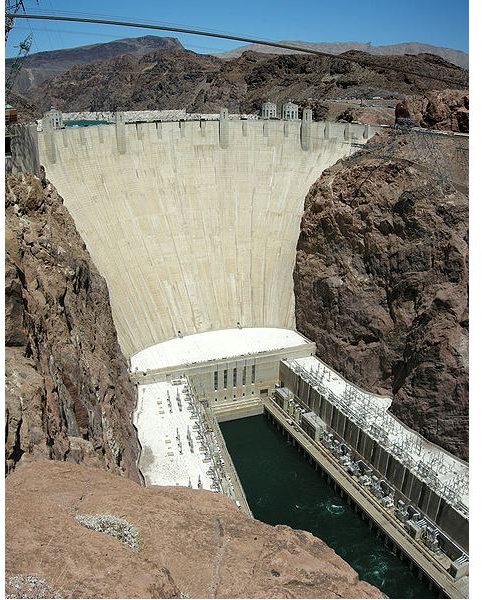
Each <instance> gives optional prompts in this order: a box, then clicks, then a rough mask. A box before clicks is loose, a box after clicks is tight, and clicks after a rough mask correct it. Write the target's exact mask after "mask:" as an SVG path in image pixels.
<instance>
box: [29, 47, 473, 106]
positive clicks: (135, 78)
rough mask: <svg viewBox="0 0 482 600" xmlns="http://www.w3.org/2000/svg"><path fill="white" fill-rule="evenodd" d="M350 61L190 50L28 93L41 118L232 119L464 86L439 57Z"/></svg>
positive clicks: (86, 71) (114, 65)
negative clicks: (175, 115) (51, 112)
mask: <svg viewBox="0 0 482 600" xmlns="http://www.w3.org/2000/svg"><path fill="white" fill-rule="evenodd" d="M346 57H347V58H350V59H351V61H353V62H348V61H346V60H342V59H341V58H340V57H337V56H333V57H324V56H313V55H301V54H295V55H277V56H276V55H275V56H274V55H270V54H258V53H256V52H245V53H244V54H243V55H242V56H240V57H239V58H235V59H233V60H230V61H225V60H222V59H220V58H216V57H214V56H207V55H201V54H194V53H193V52H188V51H186V50H162V51H158V52H151V53H149V54H145V55H143V56H134V55H131V54H126V55H124V56H121V57H116V58H112V59H110V60H104V61H99V62H96V63H92V64H87V65H77V66H74V67H72V68H71V69H70V70H69V71H67V72H65V73H63V74H62V75H59V76H57V77H53V78H52V79H50V80H48V81H45V82H44V83H43V84H42V85H40V86H39V87H37V88H34V89H32V90H30V91H29V94H28V97H29V99H30V100H32V101H33V102H34V103H36V104H37V105H38V106H39V108H40V109H41V110H48V109H49V108H50V106H51V105H54V106H56V107H58V108H59V109H60V110H62V111H63V112H69V111H84V110H94V111H95V110H99V111H103V110H107V111H110V110H113V109H115V108H117V109H118V110H151V109H154V110H156V109H159V107H168V108H173V109H174V108H175V109H186V110H187V111H188V112H204V113H211V112H213V113H218V112H219V110H220V108H221V107H223V106H225V107H227V108H228V109H229V110H230V111H231V112H252V111H258V110H259V109H260V108H261V104H262V103H263V102H264V101H265V100H266V99H267V98H270V99H271V100H272V101H273V102H277V103H281V102H283V101H286V100H288V99H292V100H293V101H294V102H296V103H298V104H300V105H306V104H307V103H310V102H312V99H313V98H323V99H324V100H326V99H330V98H331V99H339V98H346V97H351V98H373V97H374V96H381V97H385V96H389V97H395V98H400V97H401V95H405V94H424V93H425V92H428V91H432V90H437V89H443V88H456V89H460V88H461V87H463V86H464V80H465V78H464V73H463V71H462V70H461V69H460V68H458V67H456V66H455V65H452V64H450V63H447V62H446V61H444V60H443V59H442V58H439V57H436V56H431V55H420V56H409V55H405V56H373V55H370V54H365V53H363V52H355V51H352V52H350V53H347V55H346ZM438 78H441V79H442V80H443V81H440V80H438ZM447 82H449V83H447Z"/></svg>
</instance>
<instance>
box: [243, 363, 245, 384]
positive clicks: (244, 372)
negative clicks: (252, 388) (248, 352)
mask: <svg viewBox="0 0 482 600" xmlns="http://www.w3.org/2000/svg"><path fill="white" fill-rule="evenodd" d="M243 385H246V367H243Z"/></svg>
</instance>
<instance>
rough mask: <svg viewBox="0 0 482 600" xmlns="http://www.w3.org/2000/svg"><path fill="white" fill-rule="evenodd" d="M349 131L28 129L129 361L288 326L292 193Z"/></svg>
mask: <svg viewBox="0 0 482 600" xmlns="http://www.w3.org/2000/svg"><path fill="white" fill-rule="evenodd" d="M375 131H376V128H374V127H370V126H364V125H358V124H350V125H348V124H345V123H343V124H342V123H329V124H328V123H324V122H316V123H315V122H311V121H310V120H307V119H304V120H302V121H293V122H289V121H284V122H283V121H256V120H253V121H250V120H229V119H228V118H227V115H226V114H224V115H223V114H221V117H220V120H219V121H178V122H162V123H161V122H157V123H137V124H125V122H124V120H123V119H122V115H118V120H117V123H116V125H97V126H92V127H76V128H72V127H71V128H65V129H58V130H54V129H51V128H50V127H45V128H44V131H42V132H40V133H39V153H40V162H41V164H43V165H44V166H45V169H46V173H47V177H48V178H49V179H50V180H51V181H52V183H53V184H54V185H55V186H56V187H57V189H58V191H59V193H60V194H61V195H62V196H63V198H64V200H65V204H66V206H67V208H68V209H69V211H70V213H71V214H72V216H73V218H74V220H75V222H76V225H77V228H78V230H79V232H80V234H81V235H82V237H83V239H84V240H85V242H86V244H87V247H88V249H89V251H90V253H91V255H92V258H93V260H94V262H95V263H96V265H97V267H98V269H99V270H100V272H101V273H102V275H103V276H104V277H105V278H106V280H107V284H108V287H109V292H110V299H111V305H112V312H113V316H114V321H115V323H116V327H117V331H118V335H119V342H120V344H121V347H122V350H123V352H124V353H125V354H126V355H127V356H132V355H133V354H134V353H136V352H138V351H140V350H142V349H144V348H147V347H149V346H152V345H153V344H157V343H159V342H162V341H165V340H169V339H172V338H174V337H176V335H177V334H178V332H181V334H182V335H189V334H193V333H200V332H203V331H208V330H215V329H224V328H230V327H236V325H237V323H240V324H241V325H242V326H243V327H279V328H290V329H294V328H295V316H294V294H293V275H292V273H293V268H294V261H295V253H296V245H297V241H298V236H299V228H300V219H301V216H302V213H303V206H304V198H305V196H306V194H307V192H308V189H309V187H310V185H311V184H312V183H313V182H314V181H315V180H316V179H317V178H318V177H319V175H320V174H321V172H322V171H323V170H324V169H326V168H327V167H329V166H331V165H332V164H334V163H335V162H336V161H337V160H338V159H340V158H342V157H344V156H347V155H348V154H350V153H352V152H353V151H354V150H356V146H354V145H353V143H356V144H360V143H365V142H366V141H367V139H368V138H369V137H371V136H372V135H373V134H374V133H375Z"/></svg>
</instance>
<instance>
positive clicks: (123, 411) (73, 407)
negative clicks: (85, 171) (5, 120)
mask: <svg viewBox="0 0 482 600" xmlns="http://www.w3.org/2000/svg"><path fill="white" fill-rule="evenodd" d="M5 201H6V220H5V234H6V267H5V275H6V330H5V344H6V348H5V353H6V382H5V383H6V407H5V408H6V470H7V472H9V471H11V470H12V469H14V468H15V466H16V465H17V463H18V462H19V461H21V460H28V459H35V458H39V457H45V458H51V459H56V460H68V461H73V462H84V463H86V464H92V465H101V466H103V467H104V468H107V469H109V470H113V471H115V472H117V473H119V474H123V475H126V476H128V477H131V478H132V479H135V480H138V477H139V476H138V472H137V467H136V460H137V453H138V445H137V444H138V443H137V438H136V435H135V431H134V428H133V426H132V419H131V412H132V410H133V409H134V404H135V395H134V389H133V386H132V384H131V383H130V381H129V379H128V370H127V363H126V360H125V358H124V357H123V356H122V354H121V351H120V348H119V345H118V342H117V335H116V332H115V328H114V324H113V321H112V316H111V311H110V304H109V294H108V290H107V286H106V283H105V281H104V279H103V278H102V277H101V276H100V275H99V273H98V271H97V269H96V268H95V266H94V265H93V263H92V261H91V259H90V256H89V253H88V252H87V250H86V247H85V244H84V242H83V241H82V239H81V238H80V236H79V234H78V233H77V231H76V229H75V225H74V222H73V220H72V218H71V217H70V215H69V213H68V212H67V210H66V209H65V208H64V206H63V204H62V199H61V198H60V197H59V195H58V194H57V192H56V190H55V189H54V188H53V187H52V186H51V185H50V184H49V183H48V182H47V181H45V180H43V181H41V180H40V179H38V178H37V177H35V176H33V175H25V176H24V177H8V178H7V182H6V200H5Z"/></svg>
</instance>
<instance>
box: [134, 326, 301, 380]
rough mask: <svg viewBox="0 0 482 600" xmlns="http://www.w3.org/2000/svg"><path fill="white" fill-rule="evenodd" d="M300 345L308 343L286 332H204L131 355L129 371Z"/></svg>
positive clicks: (277, 330) (269, 328)
mask: <svg viewBox="0 0 482 600" xmlns="http://www.w3.org/2000/svg"><path fill="white" fill-rule="evenodd" d="M303 345H306V346H309V345H310V342H309V341H308V340H307V339H306V338H304V337H303V336H302V335H300V334H299V333H297V332H296V331H292V330H290V329H276V328H271V327H266V328H261V327H254V328H242V329H238V328H235V329H222V330H219V331H207V332H204V333H196V334H193V335H189V336H186V337H183V338H174V339H172V340H168V341H167V342H162V343H160V344H156V345H154V346H151V347H149V348H146V349H145V350H142V351H141V352H138V353H137V354H134V356H133V357H132V358H131V371H137V370H138V371H148V370H150V369H162V368H166V367H175V366H178V365H184V364H197V363H205V362H207V361H211V360H224V359H227V358H234V357H241V356H251V355H254V354H259V353H260V352H268V351H272V350H281V349H284V348H293V347H297V346H303ZM308 351H309V350H307V352H308Z"/></svg>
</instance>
